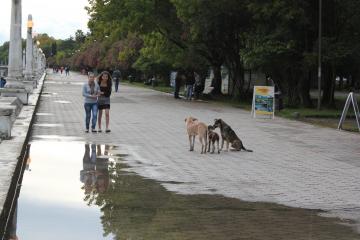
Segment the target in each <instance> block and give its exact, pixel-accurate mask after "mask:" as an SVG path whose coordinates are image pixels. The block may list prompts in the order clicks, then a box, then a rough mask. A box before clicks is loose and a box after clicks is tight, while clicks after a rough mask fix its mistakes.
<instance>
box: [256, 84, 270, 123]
mask: <svg viewBox="0 0 360 240" xmlns="http://www.w3.org/2000/svg"><path fill="white" fill-rule="evenodd" d="M251 115H252V116H253V117H254V118H256V117H257V116H266V117H269V118H272V119H273V118H274V117H275V89H274V87H268V86H254V95H253V102H252V110H251Z"/></svg>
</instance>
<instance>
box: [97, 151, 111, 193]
mask: <svg viewBox="0 0 360 240" xmlns="http://www.w3.org/2000/svg"><path fill="white" fill-rule="evenodd" d="M97 149H98V151H97V158H96V174H95V175H96V184H95V187H96V191H97V192H98V193H104V192H106V190H107V189H108V187H109V169H108V167H109V166H108V165H109V158H108V155H109V149H110V146H108V145H105V149H104V155H103V154H102V151H101V145H98V148H97Z"/></svg>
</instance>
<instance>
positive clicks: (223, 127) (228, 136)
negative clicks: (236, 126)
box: [214, 119, 252, 152]
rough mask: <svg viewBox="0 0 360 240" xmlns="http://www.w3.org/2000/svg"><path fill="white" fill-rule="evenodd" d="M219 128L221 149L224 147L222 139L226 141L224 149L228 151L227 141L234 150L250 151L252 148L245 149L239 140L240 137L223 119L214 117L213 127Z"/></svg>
mask: <svg viewBox="0 0 360 240" xmlns="http://www.w3.org/2000/svg"><path fill="white" fill-rule="evenodd" d="M217 127H219V128H220V132H221V137H222V139H221V149H220V150H222V149H223V147H224V141H226V151H229V143H231V147H232V148H233V149H234V150H235V151H241V150H244V151H247V152H252V150H249V149H246V148H245V147H244V145H243V143H242V141H241V140H240V138H239V137H238V136H237V135H236V133H235V132H234V130H232V129H231V127H230V126H229V125H227V124H226V123H225V122H224V121H223V120H221V119H215V123H214V128H217Z"/></svg>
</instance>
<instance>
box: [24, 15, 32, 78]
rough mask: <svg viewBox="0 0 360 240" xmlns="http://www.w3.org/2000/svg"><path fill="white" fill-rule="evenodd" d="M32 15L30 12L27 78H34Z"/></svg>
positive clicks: (27, 43) (27, 42) (27, 40)
mask: <svg viewBox="0 0 360 240" xmlns="http://www.w3.org/2000/svg"><path fill="white" fill-rule="evenodd" d="M33 25H34V24H33V21H32V15H31V14H29V16H28V22H27V39H26V65H25V80H27V81H32V80H33V69H32V65H33V61H34V55H33V38H32V29H33Z"/></svg>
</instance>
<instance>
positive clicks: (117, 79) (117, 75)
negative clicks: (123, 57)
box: [112, 69, 121, 92]
mask: <svg viewBox="0 0 360 240" xmlns="http://www.w3.org/2000/svg"><path fill="white" fill-rule="evenodd" d="M112 77H113V79H114V83H115V92H118V90H119V83H120V79H121V72H120V70H119V69H115V71H114V72H113V75H112Z"/></svg>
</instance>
